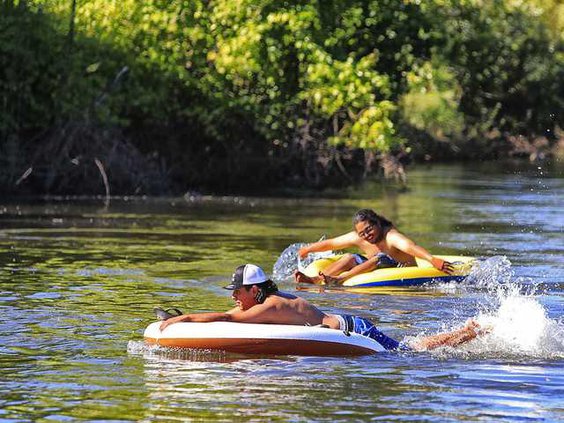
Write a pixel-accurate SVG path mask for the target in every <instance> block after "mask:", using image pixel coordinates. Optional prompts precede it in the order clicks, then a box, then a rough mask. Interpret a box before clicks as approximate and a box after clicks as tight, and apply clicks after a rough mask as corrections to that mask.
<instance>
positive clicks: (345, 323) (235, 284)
mask: <svg viewBox="0 0 564 423" xmlns="http://www.w3.org/2000/svg"><path fill="white" fill-rule="evenodd" d="M225 289H228V290H231V291H233V294H232V297H233V299H234V300H235V303H236V304H237V306H236V307H235V308H233V309H232V310H229V311H227V312H224V313H193V314H181V315H178V316H173V315H172V314H170V313H168V312H166V311H164V310H163V309H161V308H155V312H156V313H157V316H158V317H159V318H160V319H162V320H164V321H163V322H162V323H161V326H160V329H161V331H163V330H164V329H166V328H167V327H168V326H170V325H172V324H174V323H178V322H201V323H203V322H218V321H222V322H238V323H270V324H279V325H310V326H317V325H321V326H324V327H328V328H331V329H338V330H342V331H346V332H354V333H358V334H360V335H363V336H366V337H369V338H372V339H374V340H375V341H376V342H378V343H379V344H380V345H382V346H383V347H384V348H385V349H386V350H416V351H424V350H430V349H433V348H437V347H442V346H450V347H455V346H457V345H460V344H462V343H465V342H468V341H470V340H472V339H474V338H476V337H477V336H478V335H480V334H481V332H482V331H481V328H480V325H479V324H478V323H477V322H475V321H473V320H470V321H468V323H467V324H466V325H465V326H464V327H462V328H460V329H457V330H454V331H452V332H447V333H441V334H438V335H432V336H427V337H424V338H421V339H417V340H414V341H412V342H410V343H409V344H404V343H400V342H398V341H396V340H394V339H392V338H390V337H389V336H386V335H384V334H383V333H382V332H380V331H379V330H378V329H377V328H376V326H375V325H374V324H373V323H372V322H370V321H369V320H367V319H364V318H362V317H358V316H350V315H345V314H327V313H324V312H322V311H321V310H319V309H318V308H317V307H315V306H313V305H312V304H310V303H309V302H307V301H306V300H305V299H303V298H300V297H298V296H296V295H293V294H289V293H286V292H281V291H279V290H278V287H277V286H276V284H275V283H274V282H272V281H271V280H270V279H269V278H268V277H267V276H266V274H265V273H264V271H263V270H262V269H261V268H260V267H258V266H255V265H254V264H245V265H242V266H239V267H238V268H237V269H236V270H235V273H234V274H233V278H232V281H231V284H229V285H227V286H226V287H225Z"/></svg>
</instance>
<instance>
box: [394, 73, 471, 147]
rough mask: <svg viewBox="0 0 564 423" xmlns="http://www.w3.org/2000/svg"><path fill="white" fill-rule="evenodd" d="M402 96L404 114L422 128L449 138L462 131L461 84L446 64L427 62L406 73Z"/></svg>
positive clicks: (438, 135)
mask: <svg viewBox="0 0 564 423" xmlns="http://www.w3.org/2000/svg"><path fill="white" fill-rule="evenodd" d="M406 79H407V87H408V89H407V92H406V93H405V94H404V95H403V97H402V99H401V102H400V104H401V108H402V114H403V118H404V119H405V120H406V121H407V122H408V123H409V124H411V125H412V126H414V127H415V128H417V129H418V130H420V131H425V132H427V133H428V134H430V135H432V136H433V137H434V138H436V139H438V140H441V141H446V140H447V137H451V138H452V137H454V138H458V137H459V136H460V134H461V133H462V129H463V124H464V116H463V115H462V113H460V111H459V110H458V106H459V101H460V96H461V93H462V90H461V87H460V86H459V85H458V83H457V81H456V79H455V77H454V75H453V74H452V72H451V71H450V70H449V69H448V68H447V67H446V66H445V65H444V64H441V63H439V64H437V65H433V64H432V63H431V62H424V63H423V64H422V65H421V66H414V68H413V70H412V71H411V72H409V73H408V74H407V78H406Z"/></svg>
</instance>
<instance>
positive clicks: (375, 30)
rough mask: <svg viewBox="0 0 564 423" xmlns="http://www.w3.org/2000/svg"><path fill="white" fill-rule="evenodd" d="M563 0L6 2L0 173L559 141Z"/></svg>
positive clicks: (232, 175)
mask: <svg viewBox="0 0 564 423" xmlns="http://www.w3.org/2000/svg"><path fill="white" fill-rule="evenodd" d="M563 14H564V6H563V5H562V4H560V2H559V1H558V0H528V1H524V0H492V1H482V0H425V1H419V0H403V1H398V0H378V1H369V0H364V1H361V0H339V1H336V0H323V1H321V0H319V1H317V2H315V1H293V2H290V1H280V0H176V1H174V0H166V1H165V0H146V1H142V2H140V1H135V0H122V1H120V2H117V1H113V0H112V1H110V0H82V1H77V0H44V1H41V0H33V1H32V0H28V1H23V0H21V1H16V0H0V169H1V170H0V182H1V186H2V191H4V192H12V193H22V192H23V193H29V192H32V193H81V194H93V193H103V192H104V189H106V190H107V191H108V192H111V193H112V194H113V193H129V194H165V193H180V192H185V191H188V190H196V191H215V192H233V191H244V190H251V189H261V190H268V189H270V188H276V187H303V186H307V187H322V186H328V185H332V186H335V185H337V184H348V183H351V182H354V181H358V180H360V179H362V178H363V177H365V176H366V175H368V174H370V173H372V172H375V171H378V169H379V168H383V169H384V170H386V171H387V172H389V173H391V174H393V173H394V172H396V174H397V175H400V176H401V164H400V163H401V160H402V159H403V158H406V157H415V158H416V159H417V158H422V157H425V156H426V157H427V158H429V157H433V158H441V157H442V158H445V157H456V156H458V157H460V158H468V157H481V158H487V157H496V156H500V155H506V154H509V153H515V152H516V151H525V152H526V153H527V154H533V153H534V154H537V153H538V152H539V151H540V152H541V153H542V154H544V150H543V148H544V149H545V150H547V151H548V150H549V149H550V148H552V147H553V146H555V145H556V144H557V143H558V142H559V141H561V138H562V133H561V132H560V128H561V127H562V121H561V119H562V115H561V112H562V110H563V105H564V87H563V81H564V49H563V41H564V36H563V34H564V22H563V20H564V17H563Z"/></svg>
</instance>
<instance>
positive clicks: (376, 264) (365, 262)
mask: <svg viewBox="0 0 564 423" xmlns="http://www.w3.org/2000/svg"><path fill="white" fill-rule="evenodd" d="M353 227H354V230H353V231H351V232H348V233H346V234H344V235H341V236H338V237H336V238H331V239H326V240H323V241H318V242H315V243H313V244H309V245H306V246H305V247H302V248H300V249H299V251H298V255H299V256H300V258H305V257H306V256H307V255H308V254H309V253H312V252H319V251H329V250H341V249H345V248H351V247H357V248H358V249H360V250H361V251H363V252H364V255H361V254H345V255H343V257H341V258H339V259H338V260H337V261H335V262H334V263H332V264H331V265H329V266H328V267H327V268H326V269H325V270H324V271H323V272H321V273H320V274H319V275H317V276H313V277H312V276H307V275H305V274H304V273H303V272H301V271H299V270H298V271H296V272H295V273H294V279H295V281H296V282H297V283H313V284H323V283H327V284H329V283H332V284H341V283H343V282H344V281H345V280H347V279H348V278H351V277H353V276H356V275H359V274H361V273H366V272H370V271H372V270H374V269H378V268H384V267H408V266H417V263H416V261H415V258H416V257H417V258H420V259H423V260H426V261H428V262H430V263H431V264H432V265H433V267H435V268H436V269H438V270H440V271H442V272H445V273H447V274H452V272H453V270H454V268H453V266H452V264H451V263H449V262H448V261H445V260H442V259H440V258H438V257H434V256H433V255H431V253H429V251H427V250H426V249H425V248H423V247H421V246H419V245H417V244H416V243H415V242H413V241H412V240H411V239H409V238H408V237H406V236H405V235H403V234H402V233H401V232H399V231H398V230H397V229H396V228H395V226H394V225H393V224H392V222H390V221H389V220H388V219H386V218H385V217H383V216H380V215H379V214H377V213H376V212H374V211H373V210H370V209H362V210H359V211H358V212H357V213H356V214H355V215H354V217H353Z"/></svg>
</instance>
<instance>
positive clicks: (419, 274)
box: [303, 255, 476, 288]
mask: <svg viewBox="0 0 564 423" xmlns="http://www.w3.org/2000/svg"><path fill="white" fill-rule="evenodd" d="M340 257H342V256H341V255H336V256H332V257H326V258H322V259H319V260H315V261H314V262H313V263H311V264H310V265H309V266H307V267H306V268H305V269H304V270H303V273H304V274H305V275H307V276H310V277H314V276H317V275H319V272H323V269H325V268H327V266H329V265H330V264H331V263H333V262H335V261H336V260H338V259H339V258H340ZM435 257H439V258H441V259H443V260H446V261H449V262H451V263H452V264H453V266H454V269H455V270H454V273H453V274H452V275H448V274H446V273H444V272H441V271H440V270H437V269H435V268H434V267H433V266H432V265H431V263H429V262H428V261H425V260H421V259H416V260H417V266H412V267H388V268H384V269H376V270H373V271H371V272H367V273H362V274H360V275H356V276H353V277H351V278H349V279H347V280H346V281H345V282H344V283H343V286H345V287H355V288H369V287H377V286H408V285H422V284H425V283H429V282H453V281H456V282H459V281H462V280H463V279H465V278H466V276H468V275H469V274H470V270H471V268H472V264H473V263H474V261H475V260H476V258H475V257H463V256H435Z"/></svg>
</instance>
